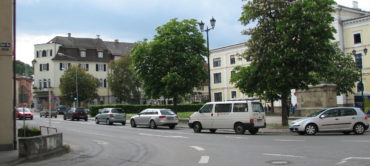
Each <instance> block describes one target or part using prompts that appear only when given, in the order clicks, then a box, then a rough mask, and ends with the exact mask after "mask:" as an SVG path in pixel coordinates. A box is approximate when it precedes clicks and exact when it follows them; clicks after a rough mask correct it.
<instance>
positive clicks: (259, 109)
mask: <svg viewBox="0 0 370 166" xmlns="http://www.w3.org/2000/svg"><path fill="white" fill-rule="evenodd" d="M252 110H253V112H265V111H264V110H263V108H262V105H261V103H252Z"/></svg>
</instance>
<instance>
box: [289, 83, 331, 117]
mask: <svg viewBox="0 0 370 166" xmlns="http://www.w3.org/2000/svg"><path fill="white" fill-rule="evenodd" d="M335 88H336V85H334V84H319V85H317V86H310V87H309V89H308V90H298V91H297V92H296V95H297V115H298V116H307V115H309V114H311V113H313V112H316V111H318V110H321V109H323V108H327V107H335V106H337V91H336V89H335Z"/></svg>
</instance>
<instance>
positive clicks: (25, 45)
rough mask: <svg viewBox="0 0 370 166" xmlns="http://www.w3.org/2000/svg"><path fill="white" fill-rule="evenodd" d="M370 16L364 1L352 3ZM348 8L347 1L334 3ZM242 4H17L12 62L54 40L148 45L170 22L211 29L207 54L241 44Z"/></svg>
mask: <svg viewBox="0 0 370 166" xmlns="http://www.w3.org/2000/svg"><path fill="white" fill-rule="evenodd" d="M357 1H358V3H359V7H360V8H361V9H363V10H367V11H370V0H357ZM336 2H337V3H339V4H340V5H344V6H349V7H351V6H352V0H336ZM244 3H245V2H243V1H242V0H17V59H18V60H21V61H23V62H26V63H28V64H31V61H32V60H33V58H34V55H33V52H34V44H41V43H46V42H48V41H49V40H51V39H52V38H53V37H54V36H67V33H71V34H72V36H74V37H86V38H95V37H96V35H100V36H101V38H102V39H103V40H106V41H113V40H115V39H119V41H122V42H136V41H140V40H143V39H144V38H147V39H152V37H153V35H154V34H155V28H156V27H158V26H160V25H163V24H165V23H166V22H168V21H169V20H170V19H172V18H178V19H179V20H182V19H191V18H194V19H197V20H199V21H200V20H202V21H203V22H205V23H206V25H209V24H210V23H209V20H210V19H211V18H212V17H214V18H215V19H216V20H217V21H216V27H215V29H214V30H212V31H210V48H211V49H212V48H218V47H223V46H227V45H231V44H236V43H240V42H243V41H246V40H247V39H248V38H247V36H245V35H242V34H241V31H242V30H243V29H246V27H243V26H242V25H241V24H240V22H239V21H238V19H239V17H240V14H241V11H242V10H241V7H242V5H243V4H244Z"/></svg>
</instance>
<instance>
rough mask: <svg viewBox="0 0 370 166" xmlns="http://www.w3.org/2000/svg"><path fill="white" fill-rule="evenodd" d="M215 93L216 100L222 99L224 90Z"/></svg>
mask: <svg viewBox="0 0 370 166" xmlns="http://www.w3.org/2000/svg"><path fill="white" fill-rule="evenodd" d="M213 95H214V96H215V101H222V92H217V93H214V94H213Z"/></svg>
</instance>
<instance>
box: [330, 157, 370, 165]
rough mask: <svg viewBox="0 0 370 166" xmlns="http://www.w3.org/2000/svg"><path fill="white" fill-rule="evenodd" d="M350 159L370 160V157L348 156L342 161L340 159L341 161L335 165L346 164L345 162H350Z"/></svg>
mask: <svg viewBox="0 0 370 166" xmlns="http://www.w3.org/2000/svg"><path fill="white" fill-rule="evenodd" d="M348 160H370V157H347V158H344V159H342V161H340V162H339V163H337V164H335V165H341V164H344V163H346V162H348Z"/></svg>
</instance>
